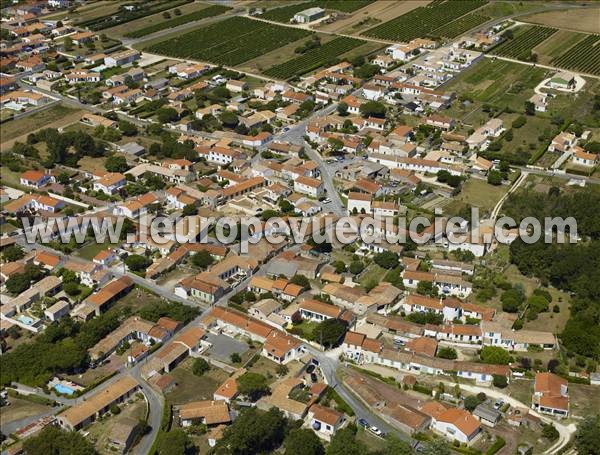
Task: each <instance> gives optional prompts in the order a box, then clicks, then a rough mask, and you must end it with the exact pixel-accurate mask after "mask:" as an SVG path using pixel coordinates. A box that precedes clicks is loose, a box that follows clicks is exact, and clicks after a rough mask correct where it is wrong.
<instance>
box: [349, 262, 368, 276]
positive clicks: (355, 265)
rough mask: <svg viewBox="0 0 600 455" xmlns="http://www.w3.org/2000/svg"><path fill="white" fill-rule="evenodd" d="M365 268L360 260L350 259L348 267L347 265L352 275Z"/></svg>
mask: <svg viewBox="0 0 600 455" xmlns="http://www.w3.org/2000/svg"><path fill="white" fill-rule="evenodd" d="M364 269H365V265H364V264H363V263H362V261H352V262H351V263H350V267H349V269H348V270H349V271H350V273H352V274H353V275H358V274H359V273H360V272H362V271H363V270H364Z"/></svg>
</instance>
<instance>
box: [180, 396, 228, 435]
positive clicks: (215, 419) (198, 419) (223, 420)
mask: <svg viewBox="0 0 600 455" xmlns="http://www.w3.org/2000/svg"><path fill="white" fill-rule="evenodd" d="M176 411H177V415H178V417H179V420H180V422H181V426H182V427H189V426H192V425H193V424H203V425H206V426H207V427H209V428H210V427H213V426H217V425H221V424H228V423H231V416H230V415H229V406H228V405H227V403H226V402H225V401H215V400H204V401H193V402H191V403H186V404H183V405H180V406H177V407H176Z"/></svg>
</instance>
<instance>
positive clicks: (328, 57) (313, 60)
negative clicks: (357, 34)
mask: <svg viewBox="0 0 600 455" xmlns="http://www.w3.org/2000/svg"><path fill="white" fill-rule="evenodd" d="M364 43H365V41H362V40H359V39H354V38H346V37H341V38H336V39H334V40H333V41H329V42H328V43H326V44H323V45H322V46H319V47H317V48H315V49H311V50H310V51H308V52H306V53H305V54H303V55H301V56H300V57H296V58H294V59H292V60H289V61H287V62H285V63H282V64H280V65H275V66H272V67H271V68H269V69H268V70H266V71H264V74H266V75H267V76H271V77H275V78H279V79H289V78H290V77H293V76H300V75H302V74H305V73H308V72H310V71H312V70H315V69H317V68H319V67H321V66H323V65H325V64H326V63H328V62H329V61H332V60H335V59H336V58H337V57H338V56H339V55H341V54H343V53H345V52H348V51H350V50H352V49H354V48H356V47H358V46H360V45H362V44H364Z"/></svg>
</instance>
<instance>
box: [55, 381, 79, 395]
mask: <svg viewBox="0 0 600 455" xmlns="http://www.w3.org/2000/svg"><path fill="white" fill-rule="evenodd" d="M54 390H56V391H57V392H58V393H64V394H65V395H73V393H75V391H74V390H73V389H72V388H71V387H68V386H66V385H64V384H60V383H59V384H55V385H54Z"/></svg>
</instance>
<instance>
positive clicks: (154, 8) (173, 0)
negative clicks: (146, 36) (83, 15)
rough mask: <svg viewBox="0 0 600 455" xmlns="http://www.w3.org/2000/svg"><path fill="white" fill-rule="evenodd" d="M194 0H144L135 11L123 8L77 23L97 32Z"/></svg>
mask: <svg viewBox="0 0 600 455" xmlns="http://www.w3.org/2000/svg"><path fill="white" fill-rule="evenodd" d="M192 1H193V0H154V1H150V2H144V3H140V5H142V6H141V7H140V8H139V9H136V10H133V11H127V10H124V9H121V10H119V11H117V12H116V13H112V14H108V15H106V16H100V17H96V18H94V19H90V20H87V21H83V22H78V23H77V24H76V25H80V26H84V27H87V28H89V29H90V30H92V31H94V32H96V31H98V30H104V29H105V28H109V27H114V26H116V25H120V24H125V23H127V22H131V21H134V20H136V19H139V18H141V17H144V16H148V15H150V14H156V13H160V12H162V11H165V10H168V9H171V8H176V7H177V6H181V5H185V4H186V3H190V2H192Z"/></svg>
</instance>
